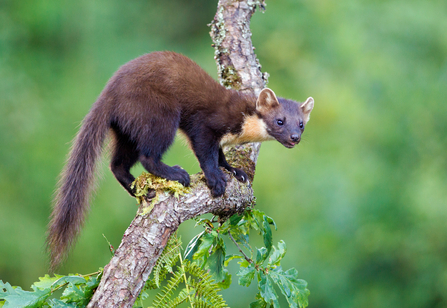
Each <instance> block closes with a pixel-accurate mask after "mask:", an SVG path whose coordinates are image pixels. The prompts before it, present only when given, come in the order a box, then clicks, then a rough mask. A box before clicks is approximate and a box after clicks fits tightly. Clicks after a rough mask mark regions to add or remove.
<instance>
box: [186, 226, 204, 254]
mask: <svg viewBox="0 0 447 308" xmlns="http://www.w3.org/2000/svg"><path fill="white" fill-rule="evenodd" d="M204 233H205V231H202V232H200V233H199V234H197V235H196V236H194V237H193V238H192V240H191V241H189V243H188V245H187V246H186V248H185V256H184V259H186V260H189V261H192V260H193V256H194V254H195V253H196V252H197V249H198V248H199V246H200V244H201V242H200V239H201V238H202V236H203V234H204Z"/></svg>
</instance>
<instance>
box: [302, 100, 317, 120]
mask: <svg viewBox="0 0 447 308" xmlns="http://www.w3.org/2000/svg"><path fill="white" fill-rule="evenodd" d="M300 108H301V111H302V112H303V114H304V122H305V123H307V121H309V119H310V112H311V111H312V109H314V99H313V98H312V97H309V98H308V99H306V101H305V102H304V103H302V104H301V106H300Z"/></svg>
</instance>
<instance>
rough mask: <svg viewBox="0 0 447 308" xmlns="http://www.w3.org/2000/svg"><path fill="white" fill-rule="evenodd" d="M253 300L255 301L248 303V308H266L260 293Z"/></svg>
mask: <svg viewBox="0 0 447 308" xmlns="http://www.w3.org/2000/svg"><path fill="white" fill-rule="evenodd" d="M255 298H256V301H254V302H251V303H250V308H267V303H266V301H265V300H264V299H263V298H262V296H261V294H260V293H258V294H256V297H255Z"/></svg>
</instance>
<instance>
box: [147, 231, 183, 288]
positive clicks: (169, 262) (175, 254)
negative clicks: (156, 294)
mask: <svg viewBox="0 0 447 308" xmlns="http://www.w3.org/2000/svg"><path fill="white" fill-rule="evenodd" d="M181 246H182V241H181V239H180V238H179V237H178V236H177V232H175V233H174V234H172V235H171V237H170V238H169V241H168V243H167V244H166V247H165V249H164V250H163V252H162V254H161V255H160V257H159V258H158V260H157V262H156V263H155V265H154V268H153V269H152V275H151V276H152V278H150V279H149V280H148V281H147V282H146V286H145V289H158V288H159V287H160V282H161V281H163V280H165V279H166V275H167V274H168V272H169V273H172V267H173V266H174V264H175V263H177V261H178V260H179V253H180V249H181Z"/></svg>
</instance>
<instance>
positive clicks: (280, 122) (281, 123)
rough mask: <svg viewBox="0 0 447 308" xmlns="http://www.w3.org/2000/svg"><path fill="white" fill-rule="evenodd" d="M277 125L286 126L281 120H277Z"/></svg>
mask: <svg viewBox="0 0 447 308" xmlns="http://www.w3.org/2000/svg"><path fill="white" fill-rule="evenodd" d="M276 124H278V125H279V126H281V125H284V121H283V120H281V119H278V120H276Z"/></svg>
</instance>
